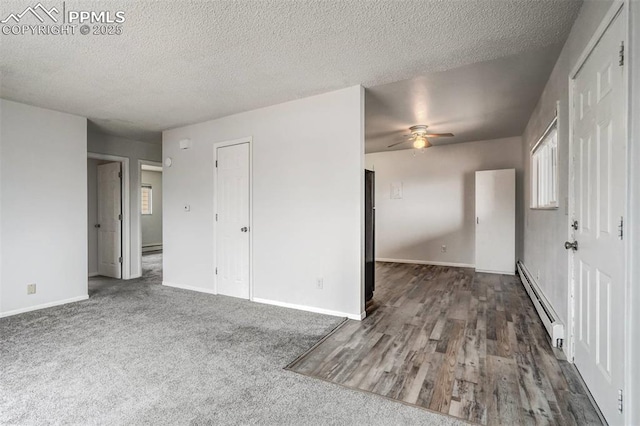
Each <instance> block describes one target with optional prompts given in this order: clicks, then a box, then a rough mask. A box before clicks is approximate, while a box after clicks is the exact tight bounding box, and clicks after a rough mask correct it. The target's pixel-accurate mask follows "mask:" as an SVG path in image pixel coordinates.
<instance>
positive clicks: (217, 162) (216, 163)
mask: <svg viewBox="0 0 640 426" xmlns="http://www.w3.org/2000/svg"><path fill="white" fill-rule="evenodd" d="M217 167H218V160H216V168H217Z"/></svg>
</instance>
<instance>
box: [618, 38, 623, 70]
mask: <svg viewBox="0 0 640 426" xmlns="http://www.w3.org/2000/svg"><path fill="white" fill-rule="evenodd" d="M618 64H619V65H620V66H621V67H622V66H624V41H623V42H621V43H620V62H618Z"/></svg>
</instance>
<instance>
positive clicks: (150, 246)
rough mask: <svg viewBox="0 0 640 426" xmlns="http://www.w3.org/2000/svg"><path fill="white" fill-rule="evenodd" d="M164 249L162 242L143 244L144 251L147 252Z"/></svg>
mask: <svg viewBox="0 0 640 426" xmlns="http://www.w3.org/2000/svg"><path fill="white" fill-rule="evenodd" d="M159 250H162V244H145V245H143V246H142V252H143V253H147V252H150V251H159Z"/></svg>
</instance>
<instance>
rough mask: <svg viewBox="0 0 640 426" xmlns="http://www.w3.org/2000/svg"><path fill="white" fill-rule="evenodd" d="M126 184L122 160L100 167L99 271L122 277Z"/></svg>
mask: <svg viewBox="0 0 640 426" xmlns="http://www.w3.org/2000/svg"><path fill="white" fill-rule="evenodd" d="M121 214H122V184H121V181H120V163H108V164H103V165H100V166H98V224H99V226H100V227H99V228H98V273H99V274H100V275H104V276H105V277H113V278H121V277H122V262H121V260H122V257H121V255H122V254H121V253H122V251H121V250H122V220H121V219H122V216H121Z"/></svg>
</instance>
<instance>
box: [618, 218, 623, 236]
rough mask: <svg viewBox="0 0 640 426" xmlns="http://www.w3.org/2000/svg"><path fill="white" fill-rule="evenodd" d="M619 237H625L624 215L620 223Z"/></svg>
mask: <svg viewBox="0 0 640 426" xmlns="http://www.w3.org/2000/svg"><path fill="white" fill-rule="evenodd" d="M618 237H620V239H621V240H622V239H623V237H624V217H622V216H620V225H618Z"/></svg>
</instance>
